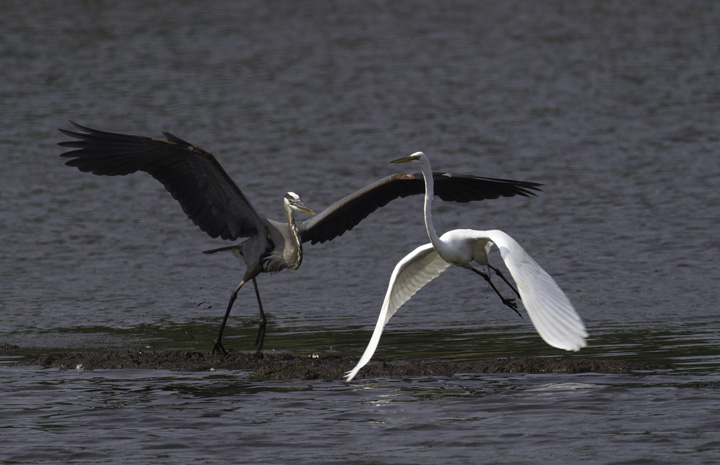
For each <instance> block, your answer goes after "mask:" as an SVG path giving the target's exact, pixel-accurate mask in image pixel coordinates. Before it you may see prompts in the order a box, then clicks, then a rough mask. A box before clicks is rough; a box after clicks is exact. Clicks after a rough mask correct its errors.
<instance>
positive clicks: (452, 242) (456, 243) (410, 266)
mask: <svg viewBox="0 0 720 465" xmlns="http://www.w3.org/2000/svg"><path fill="white" fill-rule="evenodd" d="M391 163H414V164H418V165H420V169H421V170H422V173H423V176H424V178H425V210H424V212H425V230H426V231H427V234H428V238H430V242H429V243H428V244H425V245H421V246H420V247H418V248H416V249H415V250H413V251H412V252H410V253H409V254H408V255H406V256H405V257H404V258H403V259H402V260H400V261H399V262H398V264H397V265H396V266H395V269H394V270H393V272H392V275H391V276H390V283H389V284H388V289H387V292H386V294H385V300H384V301H383V305H382V308H381V309H380V315H379V316H378V321H377V323H376V325H375V330H374V331H373V334H372V336H371V337H370V342H369V343H368V346H367V348H366V349H365V352H364V353H363V355H362V357H360V361H359V362H358V363H357V365H355V368H353V369H352V370H350V371H348V372H347V373H346V374H345V380H346V381H351V380H352V379H353V378H354V377H355V375H357V373H358V371H360V369H361V368H362V367H363V366H365V365H366V364H367V363H368V362H369V361H370V359H371V358H372V356H373V354H374V353H375V349H377V346H378V343H379V342H380V336H381V335H382V332H383V328H384V327H385V325H386V324H387V322H388V321H389V320H390V318H391V317H392V316H393V315H394V314H395V312H397V311H398V309H399V308H400V307H402V305H403V304H404V303H405V302H407V301H408V300H410V298H411V297H412V296H413V295H415V293H417V292H418V291H419V290H420V289H422V288H423V286H425V285H426V284H427V283H429V282H430V281H432V280H433V279H435V278H437V277H438V276H440V273H442V272H443V271H445V270H446V269H447V268H448V267H450V265H455V266H459V267H461V268H465V269H468V270H470V271H473V272H475V273H477V274H479V275H480V276H482V278H483V279H485V281H487V282H488V284H490V286H491V287H492V288H493V290H494V291H495V292H496V293H497V295H499V296H500V299H501V300H502V302H503V303H504V304H505V305H507V306H509V307H510V308H512V309H513V310H515V311H516V312H517V307H516V306H515V302H514V299H506V298H505V297H503V296H502V294H500V291H499V290H498V289H497V288H496V287H495V285H494V284H493V283H492V281H491V280H490V275H489V274H486V273H483V272H482V271H480V270H478V269H476V268H474V267H473V266H472V262H475V263H477V264H479V265H482V266H486V267H488V268H489V269H492V270H493V271H495V273H496V274H497V275H498V276H500V277H501V278H502V279H503V280H504V281H505V282H506V283H507V284H508V286H510V288H511V289H512V290H513V291H514V292H515V294H517V295H518V296H519V297H520V300H521V301H522V303H523V305H524V306H525V310H527V312H528V315H530V320H531V321H532V323H533V325H534V326H535V329H536V330H537V332H538V334H540V337H542V339H543V340H544V341H545V342H546V343H548V344H549V345H551V346H553V347H557V348H559V349H565V350H572V351H578V350H580V349H581V348H583V347H585V346H586V345H587V343H586V342H585V338H586V337H587V336H588V334H587V332H586V331H585V325H584V324H583V322H582V319H581V318H580V315H578V314H577V312H576V311H575V307H573V305H572V304H571V303H570V300H569V299H568V298H567V296H566V295H565V293H564V292H563V291H562V289H560V287H559V286H558V285H557V284H556V283H555V280H553V279H552V277H551V276H550V275H549V274H548V273H547V272H546V271H545V270H543V269H542V268H541V267H540V265H538V264H537V262H535V260H533V258H532V257H531V256H530V255H529V254H528V253H527V252H526V251H525V249H523V248H522V246H521V245H520V244H518V243H517V241H516V240H515V239H513V238H512V237H510V235H508V234H507V233H505V232H503V231H500V230H497V229H495V230H490V231H477V230H474V229H454V230H452V231H448V232H446V233H445V234H443V235H442V236H438V234H437V232H435V226H433V221H432V208H431V206H432V199H433V189H434V187H435V186H434V182H433V180H434V178H435V177H434V176H433V173H432V169H431V167H430V160H429V159H428V157H427V155H425V154H424V153H422V152H415V153H413V154H412V155H410V156H408V157H405V158H400V159H399V160H395V161H392V162H391ZM493 244H494V245H497V247H498V249H500V254H501V256H502V258H503V261H504V262H505V265H506V266H507V269H508V271H510V274H511V275H512V277H513V279H514V280H515V282H516V283H517V289H515V288H514V287H513V285H512V284H510V282H509V281H508V280H507V279H506V278H505V277H504V276H503V275H502V273H501V272H500V270H498V269H497V268H495V267H494V266H492V265H490V263H489V262H488V252H490V248H491V247H492V246H493ZM518 314H519V313H518Z"/></svg>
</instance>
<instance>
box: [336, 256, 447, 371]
mask: <svg viewBox="0 0 720 465" xmlns="http://www.w3.org/2000/svg"><path fill="white" fill-rule="evenodd" d="M449 266H450V264H449V263H448V262H446V261H445V260H443V259H442V258H441V257H440V255H439V254H438V253H437V251H436V250H435V247H433V245H432V244H425V245H422V246H420V247H418V248H417V249H415V250H413V251H412V252H410V253H409V254H408V255H406V256H405V258H403V259H402V260H400V261H399V262H398V264H397V265H396V266H395V269H394V270H393V272H392V275H391V276H390V283H389V284H388V290H387V293H386V294H385V301H384V302H383V305H382V309H381V310H380V316H378V321H377V324H376V325H375V331H373V334H372V337H371V338H370V342H369V343H368V346H367V348H366V349H365V353H363V355H362V357H361V358H360V361H359V362H358V364H357V365H355V368H353V369H352V370H350V371H348V372H347V373H346V374H345V380H346V381H350V380H352V379H353V378H354V377H355V375H357V373H358V371H360V369H361V368H362V367H364V366H365V365H367V363H368V362H369V361H370V359H371V358H372V356H373V354H374V353H375V349H377V346H378V343H379V342H380V336H381V335H382V332H383V329H384V328H385V324H387V322H388V321H389V320H390V318H391V317H392V316H393V315H394V314H395V312H396V311H397V310H398V309H399V308H400V307H402V305H403V304H404V303H405V302H407V301H408V300H410V298H411V297H412V296H413V295H415V293H416V292H417V291H419V290H420V289H422V287H423V286H425V285H426V284H427V283H429V282H430V281H432V280H433V279H435V278H437V277H438V276H440V273H442V272H443V271H445V270H446V269H447V268H448V267H449Z"/></svg>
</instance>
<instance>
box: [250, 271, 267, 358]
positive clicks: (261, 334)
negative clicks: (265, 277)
mask: <svg viewBox="0 0 720 465" xmlns="http://www.w3.org/2000/svg"><path fill="white" fill-rule="evenodd" d="M253 286H255V296H256V297H257V301H258V308H260V321H259V322H258V324H259V326H258V333H257V337H256V338H255V345H256V346H258V349H257V351H258V352H260V351H262V348H263V342H265V327H266V326H267V318H265V311H264V310H263V306H262V302H261V301H260V291H259V290H258V285H257V281H255V278H253Z"/></svg>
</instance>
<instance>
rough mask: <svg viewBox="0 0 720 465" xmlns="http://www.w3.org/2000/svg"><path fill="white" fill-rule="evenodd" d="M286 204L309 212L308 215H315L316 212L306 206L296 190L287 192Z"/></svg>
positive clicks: (300, 210)
mask: <svg viewBox="0 0 720 465" xmlns="http://www.w3.org/2000/svg"><path fill="white" fill-rule="evenodd" d="M284 202H285V204H286V205H287V206H288V207H290V208H291V209H293V210H297V211H299V212H303V213H307V214H308V215H314V214H315V212H314V211H312V210H310V209H309V208H308V207H306V206H305V204H304V203H303V201H302V199H301V198H300V196H299V195H297V194H296V193H295V192H288V193H287V194H285V200H284Z"/></svg>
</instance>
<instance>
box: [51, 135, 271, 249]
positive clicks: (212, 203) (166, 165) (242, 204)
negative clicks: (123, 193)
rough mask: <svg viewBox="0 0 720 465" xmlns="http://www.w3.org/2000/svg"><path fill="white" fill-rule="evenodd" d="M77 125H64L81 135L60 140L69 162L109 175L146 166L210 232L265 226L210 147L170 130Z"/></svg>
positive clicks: (243, 233)
mask: <svg viewBox="0 0 720 465" xmlns="http://www.w3.org/2000/svg"><path fill="white" fill-rule="evenodd" d="M73 124H75V126H77V127H78V128H79V129H80V130H81V131H83V132H74V131H67V130H65V129H61V130H60V131H61V132H62V133H63V134H66V135H68V136H70V137H74V138H76V139H79V140H74V141H68V142H61V143H60V144H59V145H61V146H62V147H69V148H74V149H76V150H72V151H69V152H65V153H63V154H62V155H61V156H62V157H66V158H70V160H68V161H67V162H66V164H67V165H69V166H74V167H76V168H78V169H79V170H80V171H85V172H90V173H93V174H98V175H105V176H117V175H126V174H130V173H134V172H136V171H145V172H147V173H149V174H151V175H152V176H153V177H154V178H155V179H157V180H158V181H160V182H161V183H162V184H163V185H164V186H165V188H166V189H167V190H168V191H169V192H170V194H172V196H173V197H174V198H175V199H176V200H177V201H178V202H179V203H180V205H181V206H182V208H183V210H184V211H185V213H186V214H187V216H188V217H189V218H190V219H191V220H193V222H194V223H195V224H197V225H198V226H199V227H200V229H202V230H203V231H205V232H206V233H208V234H209V235H210V236H211V237H222V238H223V239H232V240H234V239H237V238H239V237H248V236H251V235H253V234H255V233H256V232H257V231H258V230H259V229H261V228H263V227H264V226H265V224H266V220H265V219H264V218H263V217H261V216H260V215H258V214H257V212H256V211H255V209H254V208H253V207H252V205H251V204H250V202H248V200H247V199H246V198H245V196H244V195H243V193H242V191H240V189H239V188H238V187H237V185H236V184H235V183H234V182H233V180H232V179H231V178H230V177H229V176H228V175H227V173H226V172H225V170H224V169H223V168H222V166H220V164H219V163H218V162H217V160H216V159H215V157H214V156H213V155H212V154H211V153H210V152H207V151H205V150H203V149H201V148H199V147H196V146H194V145H192V144H189V143H188V142H185V141H183V140H182V139H180V138H179V137H176V136H173V135H172V134H170V133H168V132H165V136H166V137H167V138H168V140H162V139H153V138H150V137H143V136H132V135H124V134H115V133H111V132H105V131H98V130H95V129H90V128H87V127H84V126H80V125H79V124H76V123H73Z"/></svg>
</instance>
